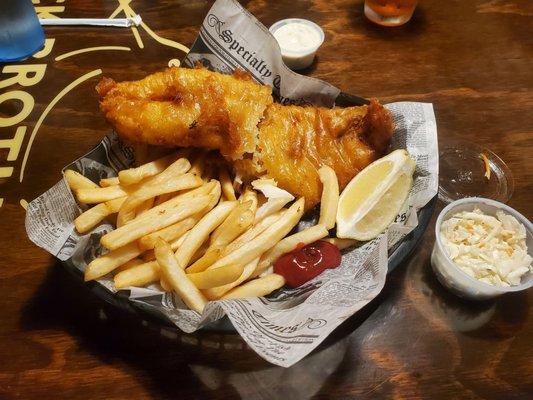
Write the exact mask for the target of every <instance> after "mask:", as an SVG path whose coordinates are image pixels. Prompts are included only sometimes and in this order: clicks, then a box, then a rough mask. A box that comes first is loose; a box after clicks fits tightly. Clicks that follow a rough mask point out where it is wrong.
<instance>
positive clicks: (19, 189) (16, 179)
mask: <svg viewBox="0 0 533 400" xmlns="http://www.w3.org/2000/svg"><path fill="white" fill-rule="evenodd" d="M36 3H38V2H36ZM122 3H123V4H127V3H128V1H122ZM242 3H243V4H244V5H245V6H246V7H247V8H248V9H249V10H250V11H251V12H252V13H253V14H255V15H256V16H257V17H258V18H259V19H260V20H261V21H262V22H263V23H264V24H265V25H267V26H269V25H271V24H272V23H273V22H275V21H276V20H279V19H282V18H287V17H304V18H309V19H311V20H313V21H315V22H317V23H319V24H320V25H321V26H322V27H323V28H324V30H325V32H326V41H325V43H324V45H323V47H322V48H321V49H320V50H319V52H318V60H317V63H316V64H315V65H314V66H312V67H311V68H309V70H307V71H305V73H306V74H309V75H311V76H314V77H318V78H321V79H324V80H327V81H328V82H331V83H332V84H334V85H336V86H338V87H340V88H341V89H342V90H343V91H345V92H348V93H353V94H357V95H360V96H366V97H371V96H372V97H377V98H379V99H380V100H382V101H383V102H391V101H399V100H415V101H424V102H431V103H433V104H434V107H435V111H436V115H437V123H438V130H439V142H440V144H441V145H443V144H445V143H446V142H447V141H449V140H451V139H456V138H462V139H466V140H469V141H473V142H477V143H480V144H482V145H484V146H487V147H489V148H490V149H492V150H493V151H494V152H496V153H497V154H498V155H500V157H501V158H502V159H503V160H505V162H506V163H507V164H508V165H509V167H510V169H511V170H512V172H513V173H514V178H515V190H514V194H513V196H512V198H511V200H510V201H509V205H510V206H512V207H514V208H516V209H518V210H520V211H521V212H522V213H523V214H525V215H526V216H528V217H529V218H531V216H532V215H533V195H532V191H533V186H532V182H533V161H532V154H533V152H532V150H533V113H532V110H533V4H532V2H531V1H530V0H513V1H504V0H448V1H442V0H422V1H421V2H420V5H419V7H418V9H417V10H416V12H415V15H414V17H413V20H412V21H411V22H410V23H409V24H407V25H406V26H404V27H400V28H395V29H386V28H381V27H378V26H375V25H373V24H372V23H370V22H368V21H367V20H366V19H365V17H364V16H363V15H362V8H363V7H362V1H360V0H337V1H331V0H315V1H302V0H290V1H266V0H262V1H261V0H252V1H243V2H242ZM118 5H119V4H118V1H112V0H107V1H91V0H66V1H64V2H60V1H57V2H54V1H44V0H41V2H40V4H38V5H37V6H39V7H46V6H49V7H55V8H53V9H51V8H49V9H44V8H41V9H40V10H39V11H40V12H41V13H43V12H46V11H48V12H51V13H52V14H55V15H56V16H58V17H105V16H109V15H110V14H112V13H113V11H114V10H115V9H116V8H117V6H118ZM129 5H130V7H131V8H132V9H133V10H135V11H136V12H137V13H139V14H141V16H142V18H143V20H144V21H145V22H146V24H147V25H148V26H149V27H150V28H151V30H152V31H153V32H155V33H156V34H158V35H159V36H160V37H163V38H166V39H170V40H173V41H175V42H178V43H181V44H183V45H185V46H190V45H191V44H192V42H193V40H194V38H195V36H196V34H197V30H198V27H199V25H200V23H201V21H202V19H203V17H204V16H205V14H206V12H207V10H208V9H209V7H210V5H211V2H209V1H197V0H187V1H183V0H176V1H170V0H167V1H164V0H161V1H148V0H133V1H131V3H130V4H129ZM62 7H63V8H64V9H62ZM0 8H1V6H0ZM138 34H139V36H140V39H141V41H142V46H143V48H140V46H139V44H140V43H138V42H137V41H136V39H135V36H134V32H132V30H131V29H119V28H89V27H87V28H80V27H76V28H59V27H57V28H46V36H47V38H49V39H54V41H53V46H52V49H51V52H50V53H49V54H48V55H46V56H44V57H42V58H39V59H36V58H30V59H29V60H27V61H25V62H23V63H19V64H12V65H18V66H20V65H36V64H40V65H41V66H40V67H33V68H38V69H39V70H40V71H41V72H42V71H43V70H44V76H43V77H42V79H40V81H39V82H37V83H35V84H33V85H31V86H20V85H17V84H12V85H9V86H7V87H3V88H1V89H0V95H2V94H6V93H10V92H12V91H15V90H18V91H23V92H25V93H27V94H28V95H29V96H30V97H28V96H27V95H24V96H26V97H25V99H26V100H27V101H28V102H29V103H28V104H27V105H29V106H31V104H30V98H31V99H33V101H34V105H33V106H32V108H31V109H30V113H29V114H28V116H27V117H25V118H24V119H23V120H21V121H19V122H17V123H15V124H9V123H6V122H5V121H7V117H12V116H14V115H16V114H18V113H19V112H20V111H21V110H22V104H21V102H17V101H10V100H6V101H3V102H2V103H0V123H3V125H2V126H1V127H0V147H4V146H5V145H7V144H9V143H7V142H6V141H5V140H7V139H11V138H13V137H14V136H15V132H16V131H17V128H18V127H21V126H25V127H26V130H25V132H24V128H20V132H22V133H19V135H23V137H22V136H20V137H22V142H21V146H20V151H18V152H17V151H16V146H14V147H13V149H14V150H12V151H11V152H10V153H9V154H8V149H6V148H1V149H0V171H3V172H2V173H3V174H4V175H5V177H3V178H0V198H2V200H0V202H2V205H1V207H0V250H1V256H0V260H1V261H0V296H1V297H0V299H1V300H0V398H2V399H51V398H57V399H60V398H70V399H87V398H94V399H102V398H107V399H126V398H131V399H152V398H153V399H174V398H181V399H200V398H201V399H211V398H212V399H226V398H228V399H229V398H242V399H276V398H290V399H294V400H296V399H307V398H319V399H334V398H339V399H345V398H361V399H374V398H383V399H390V398H398V399H401V398H406V399H418V398H420V399H451V398H462V399H525V398H527V397H531V396H532V395H533V347H532V346H531V335H532V334H533V320H532V318H531V311H530V310H531V305H530V302H531V301H532V300H533V292H532V291H529V292H527V293H517V294H513V295H507V296H504V297H501V298H499V299H496V300H494V301H487V302H482V303H472V302H466V301H462V300H459V299H457V298H455V297H454V296H453V295H451V294H449V293H447V292H446V291H445V290H444V289H443V288H442V287H441V286H440V284H439V283H438V282H437V281H436V279H435V277H434V275H433V273H432V272H431V269H430V264H429V255H430V251H431V248H432V245H433V242H434V234H433V232H432V228H433V226H434V220H433V222H432V223H431V225H430V229H428V231H427V232H426V234H425V235H424V238H423V240H422V242H421V243H420V245H419V247H418V249H417V250H416V252H415V253H414V254H413V255H412V256H411V257H410V258H409V259H408V260H407V261H406V262H404V263H403V264H402V265H401V266H400V267H399V268H398V269H397V270H395V271H394V273H393V274H392V275H390V276H389V278H388V282H387V284H386V286H385V289H384V290H383V292H382V293H381V294H380V296H379V297H378V298H377V299H375V300H374V301H373V302H372V303H371V304H370V305H369V306H367V307H366V308H365V309H363V310H362V311H361V312H360V313H358V314H357V315H356V316H355V317H353V318H351V319H350V320H348V321H347V322H346V323H344V324H343V325H342V326H341V327H340V328H339V329H337V330H336V331H335V332H334V333H333V334H332V335H331V336H330V337H329V338H328V339H327V340H326V342H325V343H324V344H323V345H321V346H320V347H319V349H318V350H316V351H314V352H313V353H312V354H311V355H310V356H308V357H307V358H305V359H304V360H303V361H301V362H299V363H298V364H296V365H295V366H293V367H292V368H288V369H284V368H279V367H275V366H272V365H270V364H268V363H267V362H265V361H263V360H262V359H260V358H259V357H258V356H257V355H255V353H253V352H252V351H251V350H249V349H247V348H246V346H245V345H244V344H243V342H242V340H241V339H240V338H239V336H237V335H235V334H218V333H205V332H203V333H197V334H194V335H185V334H166V335H165V336H162V335H161V333H160V332H159V330H158V329H157V328H155V327H154V326H152V325H147V326H143V325H141V324H140V323H139V322H138V321H137V320H136V319H134V318H130V317H129V316H126V315H122V314H121V313H120V312H117V311H116V310H114V309H112V308H111V307H109V306H108V305H106V304H104V303H103V302H102V301H101V300H99V299H98V298H96V297H95V296H94V295H93V294H92V293H90V292H89V291H88V290H87V289H86V288H85V287H84V286H83V285H82V284H81V283H78V282H77V281H75V280H74V279H72V278H71V277H70V276H69V275H68V274H67V273H66V272H65V270H64V269H63V268H62V267H61V265H60V264H59V263H58V262H57V261H56V260H55V259H54V258H53V257H51V256H50V255H49V254H48V253H46V252H44V251H43V250H41V249H39V248H37V247H36V246H34V245H33V244H32V243H31V242H30V241H29V240H28V239H27V237H26V234H25V230H24V216H25V211H24V208H23V205H24V201H25V200H26V201H30V200H31V199H33V198H35V197H36V196H37V195H39V194H41V193H42V192H43V191H45V190H46V189H47V188H49V187H50V186H52V185H53V184H54V183H55V182H56V181H57V180H58V179H59V178H60V170H61V168H62V167H63V166H64V165H66V164H68V163H69V162H71V161H72V160H74V159H75V158H77V157H78V156H80V155H82V154H84V153H85V152H87V150H88V149H90V148H91V147H92V146H93V145H95V144H96V143H97V142H99V141H100V139H101V138H102V137H103V135H104V134H105V133H106V132H107V131H108V129H109V128H108V127H107V126H106V124H105V122H104V120H103V118H102V117H101V115H100V113H99V111H98V105H97V100H96V96H95V92H94V85H95V83H96V82H97V80H98V78H99V76H95V77H93V78H91V79H89V80H87V81H84V82H81V83H80V84H79V85H78V86H76V87H75V88H74V89H73V90H72V91H70V92H69V93H67V94H66V95H65V96H64V97H62V98H61V99H59V100H58V101H57V103H56V104H55V105H54V107H53V108H52V109H51V110H50V111H49V113H48V114H47V116H46V117H45V118H44V120H43V123H42V125H41V126H40V128H39V129H38V130H37V131H36V132H35V137H34V140H33V144H32V146H31V149H30V151H29V153H28V154H29V156H28V161H27V165H26V168H25V172H24V175H23V179H22V181H21V180H20V172H21V167H22V163H23V157H24V154H25V153H26V152H27V148H28V144H29V141H30V136H31V133H32V130H33V129H34V126H35V124H36V122H37V121H38V120H39V117H40V116H41V115H42V114H43V112H45V109H46V107H47V106H48V105H49V104H50V102H51V101H52V100H53V99H54V98H55V96H56V95H57V94H58V93H59V92H60V91H61V90H62V89H63V88H65V87H66V86H67V85H69V84H70V83H71V82H73V81H74V80H76V79H78V78H79V77H81V76H83V75H85V74H87V73H90V72H91V71H95V70H97V69H101V70H102V74H104V75H109V76H112V77H114V78H116V79H119V80H120V79H133V78H139V77H142V76H144V75H146V74H147V73H151V72H153V71H156V70H158V69H161V68H163V67H165V66H166V65H167V63H168V62H169V60H171V59H180V58H181V57H182V56H183V54H184V53H183V52H182V51H180V50H178V49H176V48H173V47H169V46H167V45H164V44H161V43H159V42H157V41H156V40H155V39H154V38H153V37H152V36H150V35H149V34H148V33H147V31H146V30H145V29H143V28H140V29H139V33H138ZM94 46H122V47H128V48H129V49H130V50H129V51H125V50H105V51H95V52H90V53H83V54H78V55H74V56H70V57H67V58H64V59H60V60H56V57H58V56H60V55H62V54H64V53H67V52H70V51H73V50H78V49H81V48H87V47H94ZM2 67H3V68H4V70H3V72H2V75H1V78H0V83H1V82H3V81H4V80H5V79H7V78H9V77H11V76H13V74H12V73H6V70H5V68H7V66H2ZM7 71H9V68H8V69H7ZM12 94H13V93H11V94H9V95H7V94H6V97H5V98H6V99H9V98H11V97H10V96H12ZM2 121H3V122H2ZM10 167H12V168H13V170H10V169H9V168H10ZM1 168H4V169H1ZM441 207H442V205H440V204H439V206H438V208H441Z"/></svg>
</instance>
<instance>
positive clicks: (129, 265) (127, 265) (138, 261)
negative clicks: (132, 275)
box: [115, 257, 144, 272]
mask: <svg viewBox="0 0 533 400" xmlns="http://www.w3.org/2000/svg"><path fill="white" fill-rule="evenodd" d="M141 264H144V261H143V260H141V259H140V258H138V257H135V258H133V259H131V260H129V261H128V262H125V263H124V264H122V265H121V266H120V267H118V268H116V269H115V272H121V271H125V270H127V269H129V268H132V267H136V266H137V265H141Z"/></svg>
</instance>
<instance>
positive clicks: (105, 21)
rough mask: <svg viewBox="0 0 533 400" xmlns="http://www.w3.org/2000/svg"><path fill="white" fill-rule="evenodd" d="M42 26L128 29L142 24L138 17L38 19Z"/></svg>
mask: <svg viewBox="0 0 533 400" xmlns="http://www.w3.org/2000/svg"><path fill="white" fill-rule="evenodd" d="M39 22H40V23H41V25H42V26H68V25H70V26H73V25H92V26H116V27H119V28H128V27H130V26H134V25H135V26H139V25H140V24H141V22H142V19H141V16H140V15H135V16H134V17H131V18H113V19H111V18H54V19H48V18H47V19H39Z"/></svg>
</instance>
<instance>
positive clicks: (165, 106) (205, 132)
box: [96, 68, 272, 160]
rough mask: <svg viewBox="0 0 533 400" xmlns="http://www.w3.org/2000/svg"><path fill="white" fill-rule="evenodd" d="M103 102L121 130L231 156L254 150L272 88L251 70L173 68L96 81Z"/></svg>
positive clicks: (139, 137) (144, 138)
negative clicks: (129, 79)
mask: <svg viewBox="0 0 533 400" xmlns="http://www.w3.org/2000/svg"><path fill="white" fill-rule="evenodd" d="M96 90H97V92H98V94H99V95H100V97H101V101H100V108H101V110H102V111H103V113H104V114H105V117H106V119H107V121H108V122H109V123H110V124H111V125H112V126H113V127H114V128H115V130H116V131H117V132H118V134H119V135H121V136H122V137H124V138H126V139H128V140H131V141H134V142H144V143H148V144H154V145H164V146H182V147H202V148H207V149H218V150H220V151H221V153H222V154H223V155H224V156H225V157H227V158H229V159H232V160H233V159H237V158H240V157H242V155H243V154H244V153H252V152H253V151H254V150H255V148H256V145H257V136H258V129H257V125H258V123H259V121H260V119H261V118H262V116H263V113H264V110H265V108H266V107H267V105H268V104H270V103H272V96H271V92H272V90H271V88H270V87H268V86H262V85H258V84H257V83H255V82H254V81H253V80H252V79H251V78H250V77H249V76H248V75H246V74H244V73H236V74H234V75H224V74H220V73H216V72H210V71H208V70H207V69H203V68H200V69H187V68H169V69H167V70H165V71H163V72H158V73H155V74H152V75H149V76H147V77H146V78H144V79H141V80H140V81H133V82H121V83H116V82H115V81H113V80H112V79H109V78H104V79H102V80H101V81H100V83H98V85H97V86H96Z"/></svg>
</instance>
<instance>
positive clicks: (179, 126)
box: [97, 68, 394, 208]
mask: <svg viewBox="0 0 533 400" xmlns="http://www.w3.org/2000/svg"><path fill="white" fill-rule="evenodd" d="M97 91H98V93H99V94H100V97H101V102H100V106H101V109H102V111H103V112H104V114H105V117H106V119H107V120H108V122H109V123H110V124H111V125H112V126H113V127H114V128H115V130H116V131H117V133H118V134H119V135H121V136H122V137H124V138H126V139H129V140H131V141H137V142H144V143H148V144H155V145H165V146H179V147H200V148H205V149H211V150H213V149H214V150H220V152H221V154H222V155H223V156H224V157H225V158H226V159H227V160H228V161H230V162H232V163H233V166H234V168H235V170H236V172H237V173H238V174H239V175H241V176H243V177H244V178H245V179H252V178H253V177H257V176H262V175H268V176H270V177H272V178H274V179H276V180H277V181H278V184H279V186H280V187H281V188H283V189H286V190H288V191H289V192H291V193H292V194H294V195H295V196H298V197H299V196H304V197H305V200H306V208H311V207H313V206H314V205H316V204H318V202H319V201H320V195H321V191H322V184H321V183H320V180H319V177H318V171H317V170H318V168H320V166H322V165H325V164H326V165H329V166H330V167H332V168H333V169H334V170H335V172H336V173H337V177H338V179H339V185H340V187H341V189H342V188H344V187H345V186H346V184H347V183H348V182H349V181H350V180H351V179H352V178H353V177H354V176H355V175H356V174H357V173H358V172H359V171H360V170H361V169H363V168H364V167H365V166H367V165H368V164H369V163H371V162H372V161H374V160H375V159H376V158H378V157H379V156H380V155H381V154H383V153H384V152H385V150H386V149H387V147H388V145H389V142H390V139H391V137H392V133H393V130H394V128H393V122H392V117H391V115H390V113H389V111H387V110H386V109H385V108H383V106H382V105H380V104H379V103H378V102H377V101H375V100H372V101H371V102H370V104H369V105H368V106H362V107H347V108H333V109H327V108H321V107H300V106H283V105H280V104H276V103H273V100H272V95H271V88H270V87H268V86H263V85H259V84H257V83H255V82H254V81H253V80H252V79H251V78H250V77H249V76H248V75H246V74H244V73H242V72H236V73H234V74H233V75H223V74H220V73H216V72H210V71H208V70H206V69H203V68H197V69H186V68H170V69H167V70H166V71H164V72H159V73H155V74H153V75H149V76H147V77H146V78H144V79H142V80H140V81H135V82H122V83H116V82H114V81H113V80H111V79H108V78H104V79H102V81H100V83H99V84H98V86H97Z"/></svg>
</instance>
